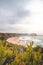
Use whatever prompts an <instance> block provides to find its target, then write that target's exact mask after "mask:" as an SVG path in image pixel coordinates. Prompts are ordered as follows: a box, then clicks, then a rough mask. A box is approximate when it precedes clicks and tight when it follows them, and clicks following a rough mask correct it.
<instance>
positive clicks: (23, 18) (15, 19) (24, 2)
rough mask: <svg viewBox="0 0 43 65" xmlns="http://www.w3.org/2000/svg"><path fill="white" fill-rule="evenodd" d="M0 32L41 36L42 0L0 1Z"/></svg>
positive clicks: (42, 25) (42, 31)
mask: <svg viewBox="0 0 43 65" xmlns="http://www.w3.org/2000/svg"><path fill="white" fill-rule="evenodd" d="M0 32H12V33H38V34H43V0H0Z"/></svg>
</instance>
